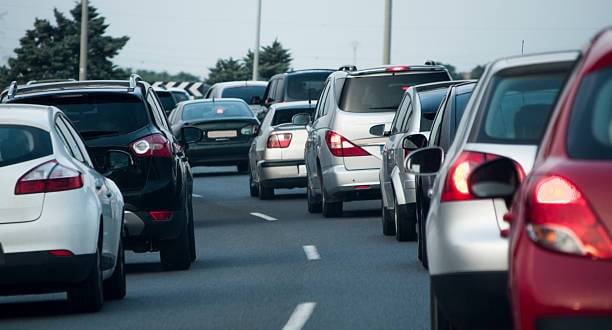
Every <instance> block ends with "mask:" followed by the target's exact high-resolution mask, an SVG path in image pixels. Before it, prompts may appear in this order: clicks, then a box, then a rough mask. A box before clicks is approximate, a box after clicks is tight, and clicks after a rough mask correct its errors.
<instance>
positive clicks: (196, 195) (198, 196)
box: [191, 194, 204, 198]
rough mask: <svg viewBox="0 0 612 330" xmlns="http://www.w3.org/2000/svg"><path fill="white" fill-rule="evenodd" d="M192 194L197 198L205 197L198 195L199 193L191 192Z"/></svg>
mask: <svg viewBox="0 0 612 330" xmlns="http://www.w3.org/2000/svg"><path fill="white" fill-rule="evenodd" d="M191 196H193V197H196V198H204V196H202V195H198V194H191Z"/></svg>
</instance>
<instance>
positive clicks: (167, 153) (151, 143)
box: [130, 134, 172, 158]
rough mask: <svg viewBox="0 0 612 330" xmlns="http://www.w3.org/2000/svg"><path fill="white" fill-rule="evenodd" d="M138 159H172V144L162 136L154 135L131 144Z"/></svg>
mask: <svg viewBox="0 0 612 330" xmlns="http://www.w3.org/2000/svg"><path fill="white" fill-rule="evenodd" d="M130 150H131V151H132V153H133V154H134V155H135V156H136V157H165V158H170V157H172V148H171V146H170V142H169V141H168V139H166V138H165V137H164V136H163V135H161V134H153V135H149V136H145V137H144V138H142V139H140V140H137V141H134V142H132V143H130Z"/></svg>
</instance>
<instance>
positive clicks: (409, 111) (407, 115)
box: [400, 95, 414, 132]
mask: <svg viewBox="0 0 612 330" xmlns="http://www.w3.org/2000/svg"><path fill="white" fill-rule="evenodd" d="M407 101H408V104H407V105H406V110H404V117H403V118H402V122H401V123H400V125H401V126H400V132H406V131H407V130H408V123H409V122H410V118H411V117H412V115H413V112H414V111H413V110H414V102H412V97H410V95H408V100H407Z"/></svg>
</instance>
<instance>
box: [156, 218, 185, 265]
mask: <svg viewBox="0 0 612 330" xmlns="http://www.w3.org/2000/svg"><path fill="white" fill-rule="evenodd" d="M185 217H186V218H187V219H185V225H184V226H183V229H182V230H181V233H180V234H179V236H178V237H177V238H175V239H173V240H166V241H161V242H160V243H161V244H160V249H159V256H160V259H161V264H162V268H163V269H164V270H187V269H189V267H190V266H191V249H190V243H189V241H190V239H189V223H188V221H187V220H189V215H188V214H187V211H185Z"/></svg>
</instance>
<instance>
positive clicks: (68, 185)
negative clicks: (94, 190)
mask: <svg viewBox="0 0 612 330" xmlns="http://www.w3.org/2000/svg"><path fill="white" fill-rule="evenodd" d="M81 187H83V178H82V177H81V173H79V172H78V171H77V170H73V169H71V168H68V167H66V166H64V165H61V164H58V162H57V161H55V160H52V161H48V162H46V163H43V164H41V165H39V166H37V167H35V168H33V169H31V170H30V171H29V172H27V173H26V174H24V175H23V176H22V177H21V178H19V180H17V184H16V185H15V195H25V194H39V193H47V192H56V191H65V190H72V189H78V188H81Z"/></svg>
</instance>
